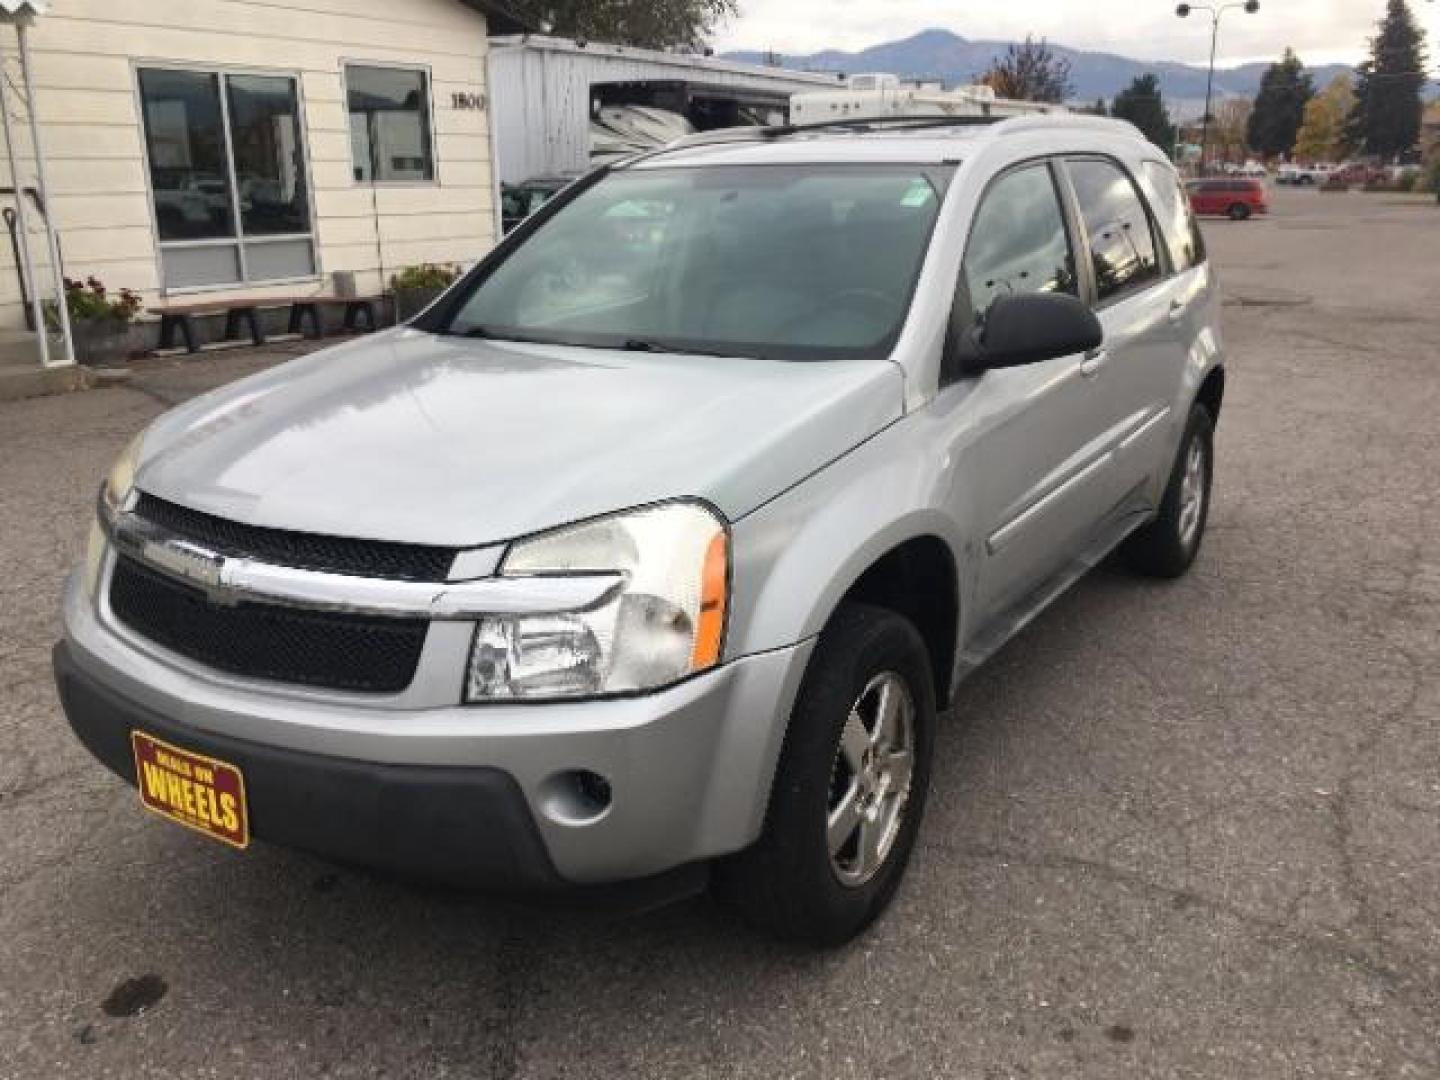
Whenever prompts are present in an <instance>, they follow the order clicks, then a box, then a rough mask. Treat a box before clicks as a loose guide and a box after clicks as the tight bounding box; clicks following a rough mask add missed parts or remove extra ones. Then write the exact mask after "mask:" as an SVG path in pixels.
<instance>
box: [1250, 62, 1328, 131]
mask: <svg viewBox="0 0 1440 1080" xmlns="http://www.w3.org/2000/svg"><path fill="white" fill-rule="evenodd" d="M1314 96H1315V82H1314V80H1313V79H1312V78H1311V77H1310V75H1309V73H1308V72H1306V70H1305V65H1304V64H1302V63H1301V62H1300V58H1299V57H1298V56H1296V55H1295V51H1294V50H1293V49H1286V50H1285V55H1284V56H1282V57H1281V58H1280V59H1279V60H1278V61H1277V62H1276V63H1273V64H1271V65H1270V67H1269V69H1268V70H1267V71H1266V72H1265V74H1264V76H1263V77H1262V78H1261V79H1260V93H1259V94H1258V95H1256V98H1255V108H1254V111H1252V112H1251V113H1250V122H1249V124H1248V126H1247V127H1246V131H1245V136H1246V139H1245V141H1246V142H1248V143H1249V144H1250V146H1251V148H1252V149H1254V150H1256V151H1258V152H1259V153H1262V154H1265V155H1266V156H1267V157H1275V156H1278V155H1281V154H1289V153H1291V152H1292V151H1293V150H1294V149H1295V137H1296V136H1297V135H1298V134H1299V133H1300V125H1301V123H1303V122H1304V119H1305V105H1306V103H1307V102H1309V100H1310V99H1311V98H1312V97H1314Z"/></svg>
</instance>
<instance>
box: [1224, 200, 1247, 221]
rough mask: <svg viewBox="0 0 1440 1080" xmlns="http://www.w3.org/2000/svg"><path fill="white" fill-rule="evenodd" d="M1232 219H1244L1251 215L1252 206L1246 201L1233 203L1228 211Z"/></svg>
mask: <svg viewBox="0 0 1440 1080" xmlns="http://www.w3.org/2000/svg"><path fill="white" fill-rule="evenodd" d="M1228 214H1229V216H1230V220H1231V221H1244V220H1245V219H1246V218H1248V217H1249V216H1250V207H1248V206H1246V205H1245V204H1244V203H1238V202H1237V203H1233V204H1232V205H1231V207H1230V209H1229V211H1228Z"/></svg>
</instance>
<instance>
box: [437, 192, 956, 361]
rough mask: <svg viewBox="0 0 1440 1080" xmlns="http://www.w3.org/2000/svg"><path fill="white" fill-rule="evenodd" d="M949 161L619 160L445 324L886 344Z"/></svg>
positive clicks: (689, 338) (602, 342)
mask: <svg viewBox="0 0 1440 1080" xmlns="http://www.w3.org/2000/svg"><path fill="white" fill-rule="evenodd" d="M952 171H953V169H952V168H950V167H946V168H944V169H937V168H927V167H922V166H914V165H886V166H872V165H865V166H854V165H803V166H731V167H722V168H688V169H686V168H676V169H658V168H657V169H637V170H630V171H620V172H615V173H612V174H610V175H608V176H606V177H604V178H603V179H601V180H600V181H599V182H598V183H596V184H595V185H594V186H592V187H590V188H588V189H586V190H585V191H583V192H582V193H581V194H580V195H578V196H577V197H576V198H575V200H574V201H573V202H571V203H569V204H568V205H566V206H564V207H563V208H562V209H561V210H560V211H559V213H557V214H556V215H555V217H553V218H552V219H551V220H549V221H547V222H545V223H544V224H543V225H541V226H540V228H539V229H538V230H537V231H536V232H535V233H533V234H532V235H531V236H530V237H528V238H527V239H526V240H525V241H524V243H522V244H521V245H520V247H518V248H517V249H516V250H514V251H513V252H512V253H511V254H510V255H509V257H508V258H505V259H504V260H503V261H502V262H500V263H499V264H498V265H496V266H494V267H492V268H489V270H488V272H486V273H484V275H483V276H482V277H481V278H480V279H479V280H478V281H477V282H475V283H473V284H472V285H471V286H470V287H469V295H468V296H464V297H462V298H460V299H459V300H458V306H457V307H453V308H451V309H450V310H452V311H453V312H454V315H453V316H452V317H451V319H450V321H449V324H448V325H447V326H444V327H442V329H443V330H444V331H446V332H449V333H455V334H471V335H474V336H484V337H495V338H510V339H515V340H522V341H544V342H554V343H557V344H568V345H590V346H598V347H608V348H630V349H645V350H654V351H673V352H698V353H706V354H715V355H726V356H758V357H773V358H777V359H791V360H823V359H843V358H853V357H862V356H883V355H885V354H886V353H888V351H889V349H890V346H891V345H892V344H893V343H894V341H895V339H896V337H897V336H898V335H899V333H900V328H901V326H902V325H903V323H904V319H905V313H906V311H907V310H908V309H909V306H910V297H911V294H912V292H913V291H914V288H915V279H916V277H917V276H918V274H919V271H920V264H921V262H922V260H923V258H924V255H925V249H926V246H927V244H928V242H929V237H930V232H931V228H932V226H933V225H934V222H935V215H936V212H937V210H938V208H939V204H940V197H941V194H942V188H943V185H944V183H945V182H946V180H947V179H948V177H949V175H950V173H951V172H952Z"/></svg>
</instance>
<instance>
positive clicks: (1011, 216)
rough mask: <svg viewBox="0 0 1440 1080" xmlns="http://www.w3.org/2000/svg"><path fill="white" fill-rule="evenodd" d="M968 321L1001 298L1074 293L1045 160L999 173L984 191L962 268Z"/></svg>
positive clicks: (1075, 287)
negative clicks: (1048, 293)
mask: <svg viewBox="0 0 1440 1080" xmlns="http://www.w3.org/2000/svg"><path fill="white" fill-rule="evenodd" d="M961 279H962V286H963V289H964V292H965V295H964V296H963V297H962V298H961V300H962V302H964V303H968V305H969V315H970V318H971V319H979V318H980V317H981V316H982V315H983V314H984V313H985V311H986V309H987V308H989V306H990V304H991V303H992V302H993V301H994V300H995V298H996V297H999V296H1009V295H1021V294H1024V293H1034V292H1061V293H1069V294H1070V295H1072V296H1078V295H1079V294H1080V293H1079V286H1078V284H1077V281H1076V276H1075V257H1074V253H1073V252H1072V251H1071V248H1070V238H1069V235H1068V234H1067V232H1066V229H1065V216H1064V214H1063V213H1062V212H1061V210H1060V196H1059V194H1058V192H1057V191H1056V189H1055V179H1054V176H1053V174H1052V173H1051V171H1050V167H1049V166H1048V165H1045V164H1043V163H1042V164H1036V165H1026V166H1024V167H1023V168H1020V169H1016V170H1015V171H1014V172H1011V173H1007V174H1005V175H1004V176H1002V177H1001V178H1000V179H999V180H998V181H996V183H995V185H994V186H993V187H991V188H990V190H989V191H988V192H987V193H986V194H985V198H984V201H983V202H982V203H981V204H980V209H979V211H978V212H977V213H976V215H975V224H974V225H973V226H972V227H971V229H970V242H969V244H968V245H967V246H966V249H965V261H964V263H963V265H962V268H961Z"/></svg>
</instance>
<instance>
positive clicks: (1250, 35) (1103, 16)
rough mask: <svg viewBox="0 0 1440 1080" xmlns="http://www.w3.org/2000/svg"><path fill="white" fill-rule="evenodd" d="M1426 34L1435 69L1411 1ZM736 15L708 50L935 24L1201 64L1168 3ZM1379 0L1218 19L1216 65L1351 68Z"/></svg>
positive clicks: (891, 1)
mask: <svg viewBox="0 0 1440 1080" xmlns="http://www.w3.org/2000/svg"><path fill="white" fill-rule="evenodd" d="M1410 5H1411V10H1413V11H1415V13H1416V14H1417V15H1418V16H1419V18H1420V20H1421V22H1422V24H1423V25H1424V26H1425V27H1426V29H1427V30H1428V31H1429V43H1430V68H1431V71H1432V72H1433V71H1435V70H1436V69H1437V67H1440V0H1429V2H1426V0H1410ZM740 9H741V15H740V17H739V18H738V19H734V20H732V21H731V22H730V23H729V24H728V25H726V26H725V27H724V28H722V29H721V31H720V33H719V34H718V35H717V36H716V40H715V45H716V47H717V48H718V49H719V50H721V51H723V50H726V49H774V50H776V51H777V52H780V53H782V54H784V53H791V54H795V53H810V52H818V51H819V50H821V49H826V48H838V49H846V50H851V51H853V50H856V49H863V48H865V47H866V46H869V45H877V44H879V43H881V42H884V41H894V40H896V39H898V38H902V37H906V36H908V35H910V34H913V33H916V32H918V31H920V30H925V29H928V28H930V27H939V28H942V29H946V30H950V31H952V32H953V33H956V34H959V35H960V36H961V37H965V38H969V39H971V40H992V39H993V40H1013V39H1018V38H1023V37H1024V36H1025V35H1026V34H1027V33H1032V34H1035V35H1037V36H1044V37H1048V38H1049V39H1050V40H1051V41H1054V42H1058V43H1061V44H1064V45H1069V46H1073V47H1075V48H1081V49H1097V50H1102V51H1105V52H1113V53H1119V54H1121V55H1122V56H1132V57H1136V58H1138V59H1146V60H1154V59H1163V60H1178V61H1181V62H1182V63H1190V64H1201V65H1203V64H1204V63H1205V62H1206V60H1207V59H1208V54H1209V48H1210V35H1209V29H1210V23H1209V19H1208V17H1205V16H1203V15H1201V14H1200V13H1196V14H1194V15H1191V16H1190V18H1188V19H1179V18H1177V17H1176V16H1175V4H1174V3H1173V2H1172V0H1003V2H998V3H997V2H995V0H968V2H967V0H948V2H946V0H740ZM1384 9H1385V0H1261V4H1260V11H1259V12H1258V13H1257V14H1254V15H1247V14H1246V13H1245V12H1243V11H1239V10H1236V11H1230V12H1226V14H1225V16H1224V19H1223V21H1222V22H1221V24H1220V54H1219V59H1218V61H1217V63H1219V64H1220V65H1221V66H1224V65H1225V64H1227V63H1242V62H1244V61H1247V60H1265V59H1270V58H1273V57H1275V56H1277V55H1279V53H1280V51H1281V50H1282V49H1283V48H1284V47H1285V46H1286V45H1292V46H1294V47H1295V50H1296V51H1297V52H1299V53H1300V56H1301V58H1302V59H1304V60H1305V61H1306V62H1309V63H1328V62H1333V61H1338V62H1344V63H1353V62H1354V61H1356V60H1358V59H1360V57H1361V56H1362V55H1363V54H1364V52H1365V48H1366V42H1367V40H1368V38H1369V37H1370V35H1371V34H1372V32H1373V30H1374V25H1375V22H1376V21H1377V20H1378V19H1379V18H1380V16H1381V15H1382V14H1383V12H1384Z"/></svg>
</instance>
